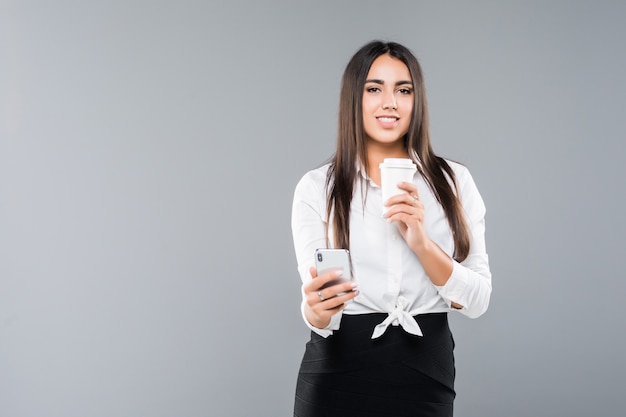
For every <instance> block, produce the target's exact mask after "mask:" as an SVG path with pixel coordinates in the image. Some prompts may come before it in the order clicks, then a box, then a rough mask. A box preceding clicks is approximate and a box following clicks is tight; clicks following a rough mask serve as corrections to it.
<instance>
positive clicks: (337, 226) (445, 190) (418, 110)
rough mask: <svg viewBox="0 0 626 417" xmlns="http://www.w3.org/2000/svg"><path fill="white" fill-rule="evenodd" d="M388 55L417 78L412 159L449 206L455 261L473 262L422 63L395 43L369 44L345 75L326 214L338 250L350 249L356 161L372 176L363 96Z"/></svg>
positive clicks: (409, 139) (407, 140) (408, 140)
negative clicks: (433, 126) (436, 148)
mask: <svg viewBox="0 0 626 417" xmlns="http://www.w3.org/2000/svg"><path fill="white" fill-rule="evenodd" d="M384 54H389V55H390V56H391V57H393V58H396V59H399V60H400V61H402V62H403V63H404V64H405V65H406V66H407V68H408V69H409V73H410V74H411V80H412V81H413V87H414V89H415V94H414V98H415V102H414V105H413V114H412V115H411V123H410V125H409V130H408V132H407V133H406V135H405V137H404V145H405V146H406V149H407V151H408V154H409V157H410V158H411V159H413V160H414V161H415V162H416V165H417V167H418V170H419V173H420V174H421V175H422V176H423V177H424V179H425V181H426V183H427V184H428V186H429V187H430V189H431V190H432V191H433V194H434V195H435V197H436V198H437V201H439V203H440V204H441V205H442V207H443V210H444V213H445V214H446V217H447V219H448V223H449V225H450V229H451V230H452V235H453V238H454V259H456V260H457V261H459V262H460V261H462V260H463V259H465V258H466V257H467V255H468V253H469V245H470V243H469V231H468V227H467V223H466V222H465V218H464V216H463V207H462V206H461V202H460V201H459V198H458V197H457V192H458V190H457V183H456V177H455V175H454V171H453V170H452V168H451V167H450V165H448V163H447V162H446V161H445V159H443V158H441V157H438V156H437V155H435V153H434V152H433V149H432V146H431V144H430V132H429V125H428V106H427V102H426V90H425V87H424V79H423V76H422V69H421V67H420V65H419V62H418V61H417V58H415V56H414V55H413V54H412V53H411V51H410V50H409V49H407V48H406V47H404V46H402V45H400V44H398V43H395V42H382V41H373V42H370V43H368V44H367V45H365V46H363V47H362V48H361V49H359V50H358V51H357V52H356V54H354V56H353V57H352V59H351V60H350V62H348V65H347V67H346V70H345V71H344V73H343V79H342V82H341V93H340V97H339V129H338V135H337V152H336V153H335V155H334V156H333V158H332V161H331V164H330V169H329V170H328V175H327V178H326V186H327V189H328V200H327V204H326V211H327V214H328V219H329V220H328V221H329V224H332V226H333V229H334V245H335V247H337V248H345V249H349V248H350V203H351V202H352V196H353V194H354V188H355V184H356V175H357V167H356V162H357V161H359V162H360V163H361V165H362V166H363V167H364V169H365V171H366V172H367V171H368V159H367V148H366V141H367V139H366V135H365V129H364V127H363V114H362V113H363V91H364V89H365V80H366V78H367V74H368V72H369V70H370V67H371V66H372V63H373V62H374V60H375V59H376V58H378V57H379V56H381V55H384ZM449 181H451V183H452V185H451V184H450V182H449ZM330 222H332V223H330Z"/></svg>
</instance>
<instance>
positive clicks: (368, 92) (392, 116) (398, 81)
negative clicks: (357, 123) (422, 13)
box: [363, 54, 414, 149]
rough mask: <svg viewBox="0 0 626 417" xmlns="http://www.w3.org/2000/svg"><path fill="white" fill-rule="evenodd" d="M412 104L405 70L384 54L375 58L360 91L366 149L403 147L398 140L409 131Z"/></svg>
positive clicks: (411, 86) (404, 67) (408, 79)
mask: <svg viewBox="0 0 626 417" xmlns="http://www.w3.org/2000/svg"><path fill="white" fill-rule="evenodd" d="M413 102H414V91H413V82H412V81H411V74H410V73H409V69H408V68H407V66H406V65H405V64H404V63H403V62H402V61H400V60H399V59H396V58H393V57H391V56H390V55H387V54H385V55H381V56H379V57H378V58H376V59H375V60H374V62H373V63H372V66H371V67H370V70H369V72H368V73H367V78H366V80H365V88H364V91H363V127H364V129H365V134H366V135H367V143H368V148H370V147H371V146H372V145H376V146H382V147H383V148H392V149H397V148H398V146H402V147H404V143H403V141H402V138H403V136H404V135H405V134H406V133H407V131H408V130H409V125H410V123H411V114H412V112H413Z"/></svg>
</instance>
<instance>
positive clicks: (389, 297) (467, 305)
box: [291, 161, 491, 338]
mask: <svg viewBox="0 0 626 417" xmlns="http://www.w3.org/2000/svg"><path fill="white" fill-rule="evenodd" d="M448 164H450V166H451V167H452V169H453V171H454V173H455V175H456V180H457V184H458V188H459V195H460V199H461V203H462V205H463V209H464V212H465V216H466V221H467V224H468V226H469V230H470V251H469V255H468V256H467V258H466V259H465V260H464V261H463V262H461V263H459V262H456V261H453V263H454V264H453V271H452V275H451V276H450V278H449V279H448V281H447V282H446V284H445V285H444V286H442V287H440V286H436V285H434V284H433V283H432V281H430V279H429V278H428V276H427V275H426V273H425V272H424V268H423V267H422V265H421V263H420V261H419V259H418V257H417V256H416V255H415V253H414V252H413V251H412V250H411V249H410V248H409V247H408V245H407V244H406V243H405V241H404V239H403V238H402V235H401V234H400V232H399V231H398V228H397V225H396V224H395V223H388V222H387V221H386V220H385V219H383V217H382V209H383V201H382V196H381V189H380V187H379V186H377V185H376V184H375V183H374V182H373V181H371V180H369V179H368V178H367V177H366V175H365V173H363V172H362V170H359V176H358V178H359V179H358V180H357V184H356V187H355V190H354V196H353V199H352V204H351V212H350V254H351V256H352V264H353V275H354V278H355V280H356V282H357V284H358V289H359V295H358V296H357V297H356V298H354V300H352V302H349V303H348V304H347V306H346V308H345V309H344V310H343V311H341V312H339V313H337V314H335V315H334V316H333V317H332V319H331V321H330V323H329V325H328V326H327V327H326V328H324V329H318V328H316V327H314V326H312V325H311V324H310V323H308V321H307V320H306V318H305V317H304V305H305V299H304V292H303V293H302V295H303V300H302V315H303V318H304V321H305V323H306V324H307V326H308V327H309V328H310V329H311V330H313V331H314V332H316V333H318V334H319V335H321V336H323V337H327V336H329V335H331V334H332V333H333V330H337V329H339V327H340V325H341V317H342V314H367V313H381V312H382V313H388V316H387V318H386V319H385V320H384V321H383V322H382V323H380V324H379V325H378V326H376V328H375V329H374V331H373V334H372V338H376V337H378V336H380V335H381V334H383V333H384V332H385V330H386V329H387V327H388V326H389V325H390V324H391V325H394V326H397V325H400V326H402V328H403V329H404V330H405V331H407V332H409V333H412V334H415V335H420V336H421V335H422V332H421V329H420V328H419V325H418V324H417V322H416V321H415V319H414V318H413V316H415V315H419V314H424V313H439V312H448V311H451V310H455V309H453V308H451V306H450V304H451V302H453V301H454V302H456V303H458V304H460V305H462V306H464V307H463V309H461V310H455V311H460V312H461V313H462V314H465V315H466V316H468V317H471V318H475V317H478V316H480V315H481V314H483V313H484V312H485V311H486V310H487V306H488V304H489V298H490V295H491V272H490V271H489V261H488V257H487V252H486V248H485V205H484V203H483V200H482V198H481V196H480V194H479V192H478V189H477V188H476V185H475V184H474V180H473V179H472V176H471V175H470V173H469V171H468V170H467V168H465V167H464V166H462V165H460V164H458V163H455V162H451V161H448ZM328 168H329V165H325V166H323V167H321V168H318V169H315V170H313V171H310V172H308V173H307V174H305V175H304V177H302V179H301V180H300V182H299V183H298V185H297V186H296V189H295V194H294V200H293V209H292V219H291V227H292V232H293V240H294V246H295V250H296V257H297V261H298V271H299V272H300V277H301V279H302V282H303V283H306V282H308V281H309V280H311V279H312V278H311V275H310V273H309V268H310V267H311V266H313V265H314V259H313V258H314V257H313V254H314V252H315V249H317V248H324V247H326V236H325V224H326V223H327V221H328V219H327V215H326V197H327V194H326V187H325V183H326V173H327V171H328ZM413 183H414V184H416V185H417V189H418V192H419V195H420V200H421V202H422V203H423V204H424V208H425V213H424V227H425V230H426V233H427V235H428V236H429V237H430V239H432V240H433V241H434V242H435V243H437V244H438V245H439V247H441V249H442V250H443V251H444V252H445V253H447V254H448V255H449V256H450V257H452V255H453V253H454V240H453V237H452V232H451V230H450V227H449V225H448V220H447V218H446V216H445V213H444V211H443V208H442V207H441V205H440V204H439V203H438V202H437V200H436V198H435V196H434V194H433V193H432V191H431V190H430V188H429V187H428V185H426V182H425V181H424V179H423V178H422V177H421V175H420V174H419V173H416V174H415V176H414V178H413ZM329 229H330V231H329V233H330V235H329V241H330V244H331V245H332V243H333V235H332V233H333V231H332V227H330V228H329ZM303 285H304V284H303Z"/></svg>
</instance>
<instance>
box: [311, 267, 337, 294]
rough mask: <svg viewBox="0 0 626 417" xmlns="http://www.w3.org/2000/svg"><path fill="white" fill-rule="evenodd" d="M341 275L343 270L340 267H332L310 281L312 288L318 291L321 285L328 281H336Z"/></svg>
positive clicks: (326, 283)
mask: <svg viewBox="0 0 626 417" xmlns="http://www.w3.org/2000/svg"><path fill="white" fill-rule="evenodd" d="M342 276H343V270H341V269H333V270H330V271H326V272H323V273H321V274H319V275H318V276H317V278H315V279H314V280H313V281H311V282H312V284H313V285H312V287H311V289H312V290H315V291H318V290H319V289H321V288H322V287H324V286H326V285H328V283H330V282H332V281H336V280H338V279H341V277H342Z"/></svg>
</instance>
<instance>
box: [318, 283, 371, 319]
mask: <svg viewBox="0 0 626 417" xmlns="http://www.w3.org/2000/svg"><path fill="white" fill-rule="evenodd" d="M336 287H339V285H337V286H336ZM328 290H329V289H324V290H321V291H320V292H321V293H322V298H324V294H325V293H328V292H329V291H328ZM332 294H333V295H332V296H331V297H330V298H324V299H323V300H322V299H321V298H320V297H319V296H318V294H315V293H313V294H311V295H312V296H313V297H311V296H309V299H308V301H309V305H310V306H311V307H312V308H313V309H314V310H316V311H318V313H321V312H322V311H326V310H334V309H336V308H338V307H341V306H342V305H343V304H345V303H346V302H347V301H349V300H352V299H353V298H354V297H356V296H357V295H359V291H358V290H357V289H356V288H354V289H352V288H350V287H348V289H346V291H341V292H340V293H332Z"/></svg>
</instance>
